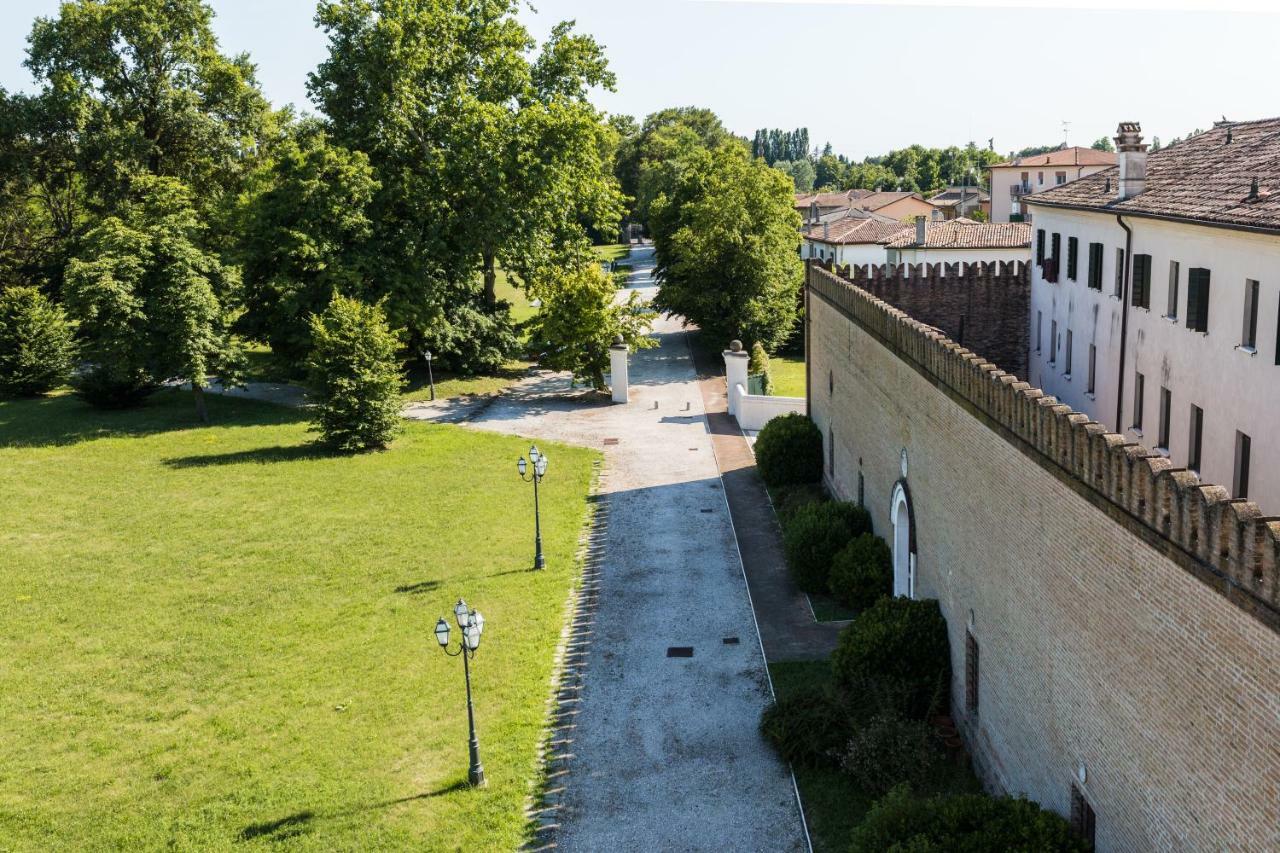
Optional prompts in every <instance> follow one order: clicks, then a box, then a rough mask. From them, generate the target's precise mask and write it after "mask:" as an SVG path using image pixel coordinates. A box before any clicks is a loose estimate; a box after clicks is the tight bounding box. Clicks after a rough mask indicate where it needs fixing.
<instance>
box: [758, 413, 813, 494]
mask: <svg viewBox="0 0 1280 853" xmlns="http://www.w3.org/2000/svg"><path fill="white" fill-rule="evenodd" d="M755 453H756V470H758V471H759V472H760V477H761V478H762V479H763V480H764V482H765V485H767V486H769V487H770V488H775V487H777V486H789V485H794V484H798V483H817V482H819V481H820V480H821V479H822V433H820V432H818V427H817V426H816V425H814V423H813V421H811V420H809V419H808V418H807V417H805V416H804V415H801V414H797V413H794V412H793V413H791V414H788V415H781V416H779V417H776V418H773V419H772V420H770V421H769V422H768V423H767V424H765V425H764V429H762V430H760V435H759V436H757V437H756V446H755Z"/></svg>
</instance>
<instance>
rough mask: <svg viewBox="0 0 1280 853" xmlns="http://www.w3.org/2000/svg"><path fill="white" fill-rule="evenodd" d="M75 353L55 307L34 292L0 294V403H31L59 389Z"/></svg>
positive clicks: (64, 320)
mask: <svg viewBox="0 0 1280 853" xmlns="http://www.w3.org/2000/svg"><path fill="white" fill-rule="evenodd" d="M75 352H76V347H75V337H74V333H73V332H72V329H71V325H70V323H68V322H67V315H66V314H65V313H64V312H63V310H62V309H61V308H60V307H58V306H57V305H55V304H54V303H53V302H51V301H49V300H48V299H47V298H45V296H44V294H42V293H41V292H40V291H38V290H36V289H35V288H34V287H11V288H9V289H8V290H0V397H30V396H34V395H37V394H43V393H45V392H46V391H51V390H53V389H54V388H57V387H58V386H59V385H62V384H64V383H65V382H66V381H67V379H68V378H69V377H70V376H71V369H72V367H73V366H74V365H73V361H74V359H75Z"/></svg>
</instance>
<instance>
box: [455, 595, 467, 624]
mask: <svg viewBox="0 0 1280 853" xmlns="http://www.w3.org/2000/svg"><path fill="white" fill-rule="evenodd" d="M453 613H454V615H455V616H457V617H458V627H459V628H466V627H467V625H469V624H471V611H470V610H469V609H468V608H467V603H466V602H465V601H463V600H462V599H461V598H459V599H458V603H457V604H455V605H454V607H453Z"/></svg>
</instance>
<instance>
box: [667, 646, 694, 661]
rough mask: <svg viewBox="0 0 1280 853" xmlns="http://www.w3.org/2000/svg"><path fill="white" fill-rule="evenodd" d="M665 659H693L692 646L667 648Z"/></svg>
mask: <svg viewBox="0 0 1280 853" xmlns="http://www.w3.org/2000/svg"><path fill="white" fill-rule="evenodd" d="M667 657H669V658H691V657H693V646H667Z"/></svg>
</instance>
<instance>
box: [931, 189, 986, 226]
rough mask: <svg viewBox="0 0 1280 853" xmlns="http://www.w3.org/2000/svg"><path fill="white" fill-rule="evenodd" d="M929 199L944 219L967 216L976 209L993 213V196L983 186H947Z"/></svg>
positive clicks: (984, 212)
mask: <svg viewBox="0 0 1280 853" xmlns="http://www.w3.org/2000/svg"><path fill="white" fill-rule="evenodd" d="M928 201H929V204H931V205H933V207H934V209H935V210H937V211H940V212H941V214H942V218H943V219H958V218H960V217H967V216H969V215H970V214H971V213H973V212H974V211H975V210H977V211H981V212H982V213H983V214H985V215H987V216H990V215H991V196H990V194H988V193H987V191H986V190H984V189H982V188H981V187H947V188H946V189H945V190H943V191H942V192H940V193H938V194H937V195H935V196H933V197H932V198H930V199H929V200H928Z"/></svg>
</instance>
